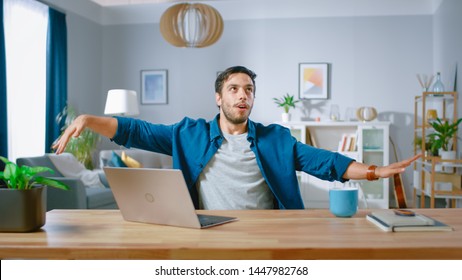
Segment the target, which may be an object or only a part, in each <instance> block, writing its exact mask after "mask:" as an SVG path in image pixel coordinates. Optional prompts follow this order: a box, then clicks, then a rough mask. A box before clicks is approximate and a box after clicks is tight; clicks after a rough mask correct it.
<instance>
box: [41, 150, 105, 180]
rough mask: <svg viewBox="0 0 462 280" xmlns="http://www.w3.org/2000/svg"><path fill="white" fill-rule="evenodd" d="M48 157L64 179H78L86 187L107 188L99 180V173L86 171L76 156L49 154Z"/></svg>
mask: <svg viewBox="0 0 462 280" xmlns="http://www.w3.org/2000/svg"><path fill="white" fill-rule="evenodd" d="M47 157H48V158H49V159H50V160H51V162H53V165H54V166H55V167H56V169H57V170H58V171H59V172H60V173H61V174H62V175H63V176H64V177H68V178H78V179H80V180H81V181H82V183H83V184H84V185H85V186H86V187H90V188H105V186H104V185H103V184H102V183H101V181H100V179H99V175H98V171H97V170H88V169H86V168H85V166H84V165H83V164H82V163H81V162H80V161H78V160H77V158H76V157H75V156H74V155H72V154H70V153H62V154H60V155H57V154H47Z"/></svg>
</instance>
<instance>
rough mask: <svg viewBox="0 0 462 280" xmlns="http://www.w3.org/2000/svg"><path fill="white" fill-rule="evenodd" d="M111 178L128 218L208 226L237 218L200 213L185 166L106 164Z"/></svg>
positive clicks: (117, 199) (119, 202) (119, 204)
mask: <svg viewBox="0 0 462 280" xmlns="http://www.w3.org/2000/svg"><path fill="white" fill-rule="evenodd" d="M103 169H104V173H106V177H107V181H108V183H109V186H110V188H111V189H112V192H113V194H114V197H115V200H116V202H117V205H118V206H119V209H120V211H121V213H122V216H123V218H124V219H125V220H127V221H132V222H141V223H151V224H162V225H170V226H178V227H189V228H207V227H212V226H216V225H220V224H224V223H227V222H231V221H235V220H237V218H234V217H224V216H211V215H198V214H197V213H196V211H195V209H194V204H193V202H192V200H191V197H190V195H189V191H188V188H187V186H186V182H185V180H184V178H183V173H182V172H181V170H177V169H151V168H125V167H104V168H103Z"/></svg>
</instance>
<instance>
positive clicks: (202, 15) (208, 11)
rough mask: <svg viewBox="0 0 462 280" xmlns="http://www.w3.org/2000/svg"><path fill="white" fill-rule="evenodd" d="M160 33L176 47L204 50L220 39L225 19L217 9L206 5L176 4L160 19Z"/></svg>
mask: <svg viewBox="0 0 462 280" xmlns="http://www.w3.org/2000/svg"><path fill="white" fill-rule="evenodd" d="M160 33H161V34H162V36H163V37H164V39H165V40H166V41H167V42H169V43H170V44H172V45H174V46H176V47H188V48H203V47H207V46H210V45H212V44H214V43H215V42H216V41H218V39H220V37H221V34H222V33H223V19H222V17H221V15H220V13H219V12H218V11H217V10H216V9H215V8H213V7H211V6H209V5H206V4H199V3H192V4H190V3H181V4H176V5H174V6H172V7H170V8H168V9H167V10H166V11H165V12H164V14H163V15H162V17H161V18H160Z"/></svg>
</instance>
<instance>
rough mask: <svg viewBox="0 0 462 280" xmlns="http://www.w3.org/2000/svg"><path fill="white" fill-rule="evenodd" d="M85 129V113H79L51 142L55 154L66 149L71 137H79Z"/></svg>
mask: <svg viewBox="0 0 462 280" xmlns="http://www.w3.org/2000/svg"><path fill="white" fill-rule="evenodd" d="M84 129H85V115H80V116H78V117H77V118H75V120H74V121H73V122H72V123H71V124H70V125H69V126H68V127H67V128H66V130H65V131H64V133H63V134H62V135H61V137H59V139H58V140H57V141H56V142H55V143H54V144H53V146H52V148H53V149H54V150H55V152H56V153H57V154H61V153H62V152H64V150H65V149H66V146H67V143H69V140H70V138H71V137H79V136H80V133H82V131H83V130H84Z"/></svg>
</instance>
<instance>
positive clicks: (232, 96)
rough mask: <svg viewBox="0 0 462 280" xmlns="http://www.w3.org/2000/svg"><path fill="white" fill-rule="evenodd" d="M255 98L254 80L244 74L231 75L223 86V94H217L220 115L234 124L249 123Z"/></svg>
mask: <svg viewBox="0 0 462 280" xmlns="http://www.w3.org/2000/svg"><path fill="white" fill-rule="evenodd" d="M254 98H255V97H254V85H253V83H252V79H251V78H250V77H249V76H248V75H247V74H244V73H236V74H232V75H230V76H229V78H228V80H226V81H225V83H224V85H223V89H222V90H221V94H218V93H216V94H215V99H216V102H217V105H218V106H219V107H220V115H221V116H223V117H225V118H226V120H228V121H229V122H231V123H232V124H242V123H245V122H246V121H247V119H248V118H249V115H250V112H251V111H252V107H253V101H254Z"/></svg>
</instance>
